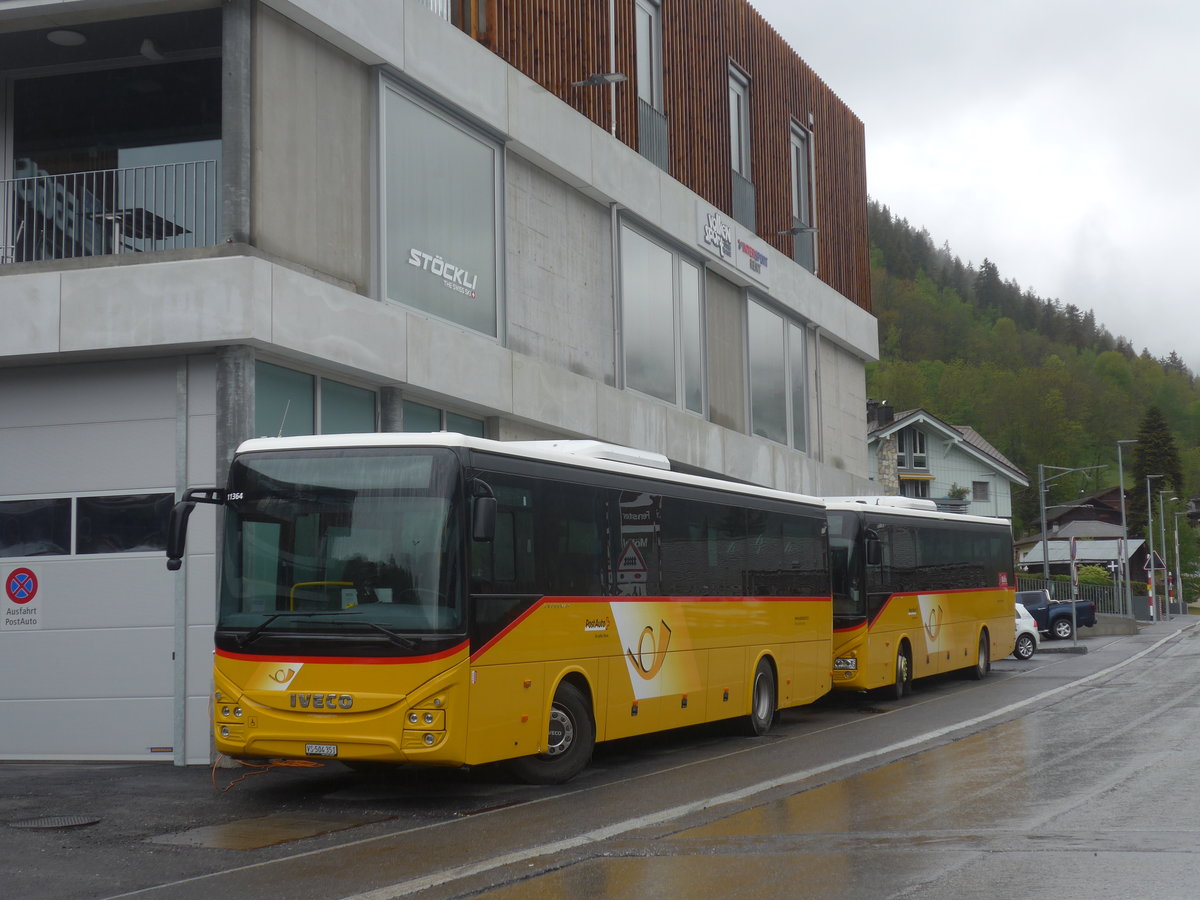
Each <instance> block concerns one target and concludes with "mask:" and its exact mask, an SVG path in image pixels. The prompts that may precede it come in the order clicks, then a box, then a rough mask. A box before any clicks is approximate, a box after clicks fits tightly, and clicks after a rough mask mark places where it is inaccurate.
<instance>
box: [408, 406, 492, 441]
mask: <svg viewBox="0 0 1200 900" xmlns="http://www.w3.org/2000/svg"><path fill="white" fill-rule="evenodd" d="M403 408H404V430H405V431H416V432H420V431H425V432H429V431H453V432H457V433H458V434H466V435H470V436H471V437H485V436H486V435H485V434H484V422H483V419H476V418H475V417H473V416H464V415H462V414H461V413H455V412H449V411H448V410H445V409H438V408H437V407H436V406H426V405H425V404H424V403H415V402H413V401H412V400H405V401H404V407H403Z"/></svg>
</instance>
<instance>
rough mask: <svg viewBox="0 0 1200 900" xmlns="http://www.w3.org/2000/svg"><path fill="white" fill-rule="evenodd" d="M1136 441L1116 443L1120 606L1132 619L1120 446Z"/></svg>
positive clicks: (1126, 523)
mask: <svg viewBox="0 0 1200 900" xmlns="http://www.w3.org/2000/svg"><path fill="white" fill-rule="evenodd" d="M1136 443H1137V440H1136V439H1131V440H1124V441H1117V482H1118V484H1119V486H1120V488H1121V560H1120V562H1121V578H1122V579H1123V580H1124V582H1125V584H1124V590H1122V591H1121V598H1122V605H1123V608H1124V610H1125V615H1127V616H1129V618H1131V619H1132V618H1133V575H1132V574H1131V573H1130V571H1129V523H1128V521H1127V520H1126V518H1125V466H1124V464H1123V462H1122V460H1121V445H1122V444H1136Z"/></svg>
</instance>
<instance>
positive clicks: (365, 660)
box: [216, 641, 467, 666]
mask: <svg viewBox="0 0 1200 900" xmlns="http://www.w3.org/2000/svg"><path fill="white" fill-rule="evenodd" d="M466 649H467V642H466V641H463V642H462V643H459V644H455V645H454V646H453V647H451V648H449V649H448V650H443V651H441V652H440V653H430V654H427V655H425V656H288V655H285V654H279V655H277V656H264V655H262V654H258V653H234V652H233V651H231V650H217V651H216V655H217V656H220V657H222V658H224V659H232V660H235V661H237V662H279V661H280V660H281V659H286V660H288V661H290V662H298V663H333V664H337V665H363V666H408V665H413V664H416V663H425V662H434V661H436V660H439V659H446V658H447V657H450V656H454V655H455V654H458V653H461V652H463V651H464V650H466Z"/></svg>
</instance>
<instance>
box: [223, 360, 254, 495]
mask: <svg viewBox="0 0 1200 900" xmlns="http://www.w3.org/2000/svg"><path fill="white" fill-rule="evenodd" d="M254 436H255V434H254V351H253V350H252V349H250V348H249V347H246V346H242V345H239V346H233V347H218V348H217V486H218V487H224V486H225V476H226V474H227V473H228V471H229V463H230V462H231V461H232V460H233V453H234V451H235V450H237V447H238V444H240V443H241V442H242V441H244V440H246V439H247V438H252V437H254Z"/></svg>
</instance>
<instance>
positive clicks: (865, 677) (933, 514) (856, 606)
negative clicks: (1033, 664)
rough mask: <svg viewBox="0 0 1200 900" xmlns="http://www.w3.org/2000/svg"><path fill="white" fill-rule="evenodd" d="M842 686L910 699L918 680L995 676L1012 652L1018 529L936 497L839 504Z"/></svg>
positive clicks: (834, 557)
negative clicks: (993, 670)
mask: <svg viewBox="0 0 1200 900" xmlns="http://www.w3.org/2000/svg"><path fill="white" fill-rule="evenodd" d="M827 516H828V521H829V553H830V569H831V575H832V579H833V585H832V587H833V621H834V647H833V672H832V675H833V687H834V689H837V690H848V691H862V690H871V689H879V690H881V691H883V692H887V693H890V694H892V695H893V696H895V697H896V698H897V699H899V698H900V697H903V696H904V695H905V694H907V693H908V692H909V691H910V690H911V689H912V682H913V679H914V678H922V677H924V676H926V675H936V674H938V673H941V672H949V671H954V670H958V669H961V670H965V671H967V672H968V674H970V675H972V676H973V677H976V678H983V677H984V676H986V675H987V673H988V671H989V669H990V667H991V660H992V659H993V658H996V659H999V658H1001V657H1004V656H1007V655H1008V654H1009V653H1011V652H1012V649H1013V646H1014V644H1015V641H1016V634H1015V631H1016V628H1015V618H1014V614H1013V610H1014V608H1015V607H1014V603H1015V600H1016V596H1015V590H1016V588H1015V585H1016V581H1015V579H1014V578H1013V569H1012V566H1013V555H1012V527H1011V525H1010V523H1009V521H1008V520H1007V519H991V518H984V517H980V516H968V515H959V514H955V513H943V512H938V511H937V510H936V507H935V506H934V504H933V503H932V502H930V501H905V500H904V499H903V498H897V497H882V498H847V499H845V500H841V501H830V502H829V503H828V505H827Z"/></svg>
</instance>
